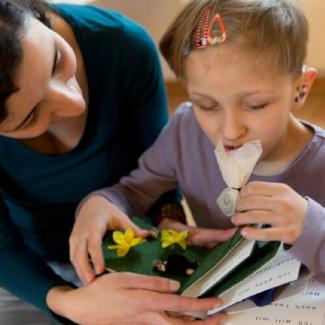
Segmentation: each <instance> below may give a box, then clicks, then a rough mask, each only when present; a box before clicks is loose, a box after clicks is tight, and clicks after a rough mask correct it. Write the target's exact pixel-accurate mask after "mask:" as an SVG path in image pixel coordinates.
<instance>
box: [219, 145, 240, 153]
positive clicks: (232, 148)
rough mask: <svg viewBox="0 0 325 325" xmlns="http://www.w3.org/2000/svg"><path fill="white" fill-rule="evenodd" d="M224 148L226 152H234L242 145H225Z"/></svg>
mask: <svg viewBox="0 0 325 325" xmlns="http://www.w3.org/2000/svg"><path fill="white" fill-rule="evenodd" d="M223 146H224V148H225V151H226V152H228V151H233V150H236V149H239V148H240V147H241V146H242V145H239V146H228V145H225V144H224V145H223Z"/></svg>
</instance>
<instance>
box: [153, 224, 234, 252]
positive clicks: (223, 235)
mask: <svg viewBox="0 0 325 325" xmlns="http://www.w3.org/2000/svg"><path fill="white" fill-rule="evenodd" d="M159 228H161V229H173V230H176V231H183V230H187V231H188V239H187V243H188V244H189V245H194V246H202V247H208V248H212V247H214V246H215V245H217V244H218V243H220V242H224V241H226V240H228V239H230V238H231V237H232V236H233V235H234V234H235V232H236V230H237V228H231V229H227V230H220V229H206V228H199V227H191V226H187V225H185V224H183V223H181V222H179V221H176V220H173V219H163V220H162V221H161V223H160V224H159Z"/></svg>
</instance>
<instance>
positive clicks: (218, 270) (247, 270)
mask: <svg viewBox="0 0 325 325" xmlns="http://www.w3.org/2000/svg"><path fill="white" fill-rule="evenodd" d="M133 221H134V222H135V223H136V224H138V225H139V226H140V227H141V228H145V229H151V228H152V226H151V225H149V224H147V223H145V222H144V221H142V220H141V219H139V218H134V219H133ZM109 245H114V242H113V239H112V232H110V233H108V235H107V237H106V238H105V240H104V243H103V252H104V258H105V263H106V268H107V270H108V271H110V272H112V271H118V272H122V271H128V272H135V273H140V274H146V275H155V276H164V277H168V278H171V279H174V280H177V281H179V282H180V283H181V287H180V290H179V293H180V294H181V295H184V296H189V297H202V296H213V295H214V296H219V297H221V298H222V299H223V301H224V305H223V306H222V307H220V308H215V309H213V310H210V311H209V312H208V315H209V314H213V313H215V312H218V311H221V310H222V309H224V308H226V307H229V306H231V305H233V304H235V303H237V302H240V301H242V300H244V299H246V298H248V297H251V296H254V295H256V294H258V293H260V292H264V291H266V290H268V289H270V288H274V287H279V286H281V285H284V284H286V283H290V282H292V281H295V280H297V278H298V276H299V273H300V269H301V267H300V266H301V265H300V262H298V261H297V260H295V259H294V258H293V257H291V256H289V255H288V254H286V253H285V252H284V251H283V249H282V245H281V243H280V242H257V241H251V240H247V239H245V238H243V237H242V236H241V235H240V233H239V232H238V233H236V234H235V235H234V236H233V237H232V238H231V239H230V240H228V241H226V242H224V243H220V244H218V245H217V246H215V247H214V248H213V249H207V248H201V247H194V246H188V247H187V248H186V250H182V249H181V248H180V247H179V246H178V245H174V246H177V247H168V248H165V249H164V248H162V246H161V234H159V236H158V238H157V239H148V240H146V241H145V242H144V243H142V244H140V245H137V246H135V247H132V248H131V249H130V251H129V252H128V254H127V255H126V256H123V257H119V256H117V253H116V251H115V250H111V249H108V246H109ZM170 255H182V256H185V257H186V259H187V260H189V261H192V262H193V261H194V262H195V263H196V264H197V267H196V268H195V269H194V270H193V273H192V274H190V275H186V274H178V272H175V273H174V272H170V271H165V272H162V271H161V270H157V268H156V267H154V265H155V264H156V261H157V260H158V261H165V260H167V259H168V256H170ZM298 287H299V286H298ZM303 289H304V288H303V287H300V289H299V290H300V291H301V290H303ZM296 291H297V290H296ZM296 291H295V293H296ZM292 294H294V293H292ZM199 316H202V317H204V316H206V315H199Z"/></svg>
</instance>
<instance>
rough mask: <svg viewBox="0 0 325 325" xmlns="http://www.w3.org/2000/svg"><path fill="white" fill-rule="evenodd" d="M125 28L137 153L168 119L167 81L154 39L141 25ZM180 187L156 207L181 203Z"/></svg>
mask: <svg viewBox="0 0 325 325" xmlns="http://www.w3.org/2000/svg"><path fill="white" fill-rule="evenodd" d="M134 26H135V25H133V28H128V29H125V32H126V33H127V35H125V36H126V39H127V41H126V42H125V47H124V61H123V62H124V67H123V70H122V71H123V75H124V78H123V80H124V84H123V87H124V89H123V93H127V94H128V95H129V96H128V97H127V103H125V105H126V107H128V108H129V111H128V114H131V116H132V118H131V119H128V120H129V121H131V123H130V126H129V129H130V136H131V137H132V138H133V139H134V143H136V144H138V148H137V150H138V152H136V155H139V156H140V154H142V153H143V151H144V150H146V149H148V147H150V146H151V145H152V144H153V143H154V142H155V140H156V139H157V137H158V135H159V134H160V132H161V131H162V129H163V128H164V126H165V125H166V123H167V122H168V104H167V95H166V88H165V82H164V78H163V75H162V71H161V66H160V62H159V56H158V53H157V50H156V46H155V44H154V43H153V41H152V39H151V38H150V37H149V36H148V35H147V33H146V31H144V30H143V29H142V27H140V26H139V27H138V28H134ZM181 199H182V195H181V192H180V190H178V189H176V190H173V191H170V192H168V193H166V194H164V195H163V196H162V197H161V198H160V199H159V200H158V201H157V202H156V203H155V205H154V207H153V209H152V210H151V211H153V210H155V209H156V208H158V207H159V206H161V205H163V204H164V203H166V202H168V203H179V202H180V201H181Z"/></svg>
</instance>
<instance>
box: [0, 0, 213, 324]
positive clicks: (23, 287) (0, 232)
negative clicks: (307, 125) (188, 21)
mask: <svg viewBox="0 0 325 325" xmlns="http://www.w3.org/2000/svg"><path fill="white" fill-rule="evenodd" d="M0 20H1V23H0V71H1V79H0V80H1V82H0V122H1V123H0V152H1V171H0V175H1V177H2V179H1V198H2V199H1V215H0V264H1V268H0V286H1V287H3V288H4V290H3V289H2V290H1V297H2V298H1V297H0V300H1V303H0V306H1V310H0V323H1V324H9V323H10V324H20V323H23V324H26V323H27V322H28V318H27V316H26V314H24V312H23V311H24V310H25V305H24V304H22V303H21V302H19V301H18V300H17V299H15V298H13V296H12V295H14V296H16V297H18V298H19V299H21V300H23V301H26V302H29V303H31V304H33V305H34V306H36V307H37V308H38V309H41V310H43V311H45V312H46V313H47V314H48V315H52V316H54V317H56V318H57V319H59V320H60V321H61V322H62V323H69V322H70V320H71V321H74V322H76V323H81V322H82V323H83V324H89V323H96V324H108V323H110V324H111V323H114V324H122V323H123V322H124V320H125V319H126V320H127V321H128V320H130V319H132V320H134V321H135V323H137V322H138V323H140V324H144V323H145V322H146V321H147V320H148V319H150V322H151V321H154V320H155V319H161V320H164V321H165V320H166V319H168V316H166V315H165V314H164V313H162V311H164V310H171V311H182V310H201V309H207V308H210V306H211V304H215V303H216V299H214V300H203V301H200V302H199V301H195V300H189V299H185V298H182V297H178V296H176V295H171V294H170V293H172V292H174V291H175V290H177V284H175V283H173V282H170V281H169V280H166V279H159V278H149V277H148V278H147V277H141V276H136V275H130V274H118V275H104V276H101V277H99V278H97V279H94V276H92V277H91V278H90V279H86V280H87V281H86V282H91V283H90V284H89V285H87V286H85V287H82V288H76V286H78V285H79V284H78V279H77V277H76V275H75V273H74V272H73V270H72V268H71V266H70V264H64V263H67V262H68V261H69V249H68V238H69V234H70V232H71V229H72V225H73V222H74V210H75V208H76V206H77V204H78V202H79V201H80V200H81V198H82V197H84V196H85V195H86V194H87V193H89V192H91V191H93V190H95V189H97V188H100V187H104V186H108V185H111V184H113V183H115V182H116V181H118V180H119V179H120V177H121V176H122V175H124V174H126V173H127V172H128V171H130V170H131V169H132V168H133V167H135V166H136V161H137V158H138V156H139V155H140V154H141V153H142V152H143V151H144V150H145V149H146V148H147V147H148V146H149V145H150V144H151V143H152V142H153V141H154V139H155V138H156V136H157V135H158V133H159V132H160V130H161V129H162V127H163V125H164V124H165V123H166V121H167V112H166V96H165V90H164V86H163V80H162V76H161V71H160V67H159V62H158V58H157V54H156V51H155V48H154V45H153V44H152V41H151V40H150V38H149V37H148V35H147V34H146V33H145V32H144V31H143V29H142V28H140V27H139V26H138V25H136V24H135V23H133V22H131V21H130V20H128V19H127V18H125V17H123V16H122V15H120V14H118V13H114V12H111V11H108V10H103V9H98V8H94V7H87V6H72V5H57V6H52V7H49V6H48V5H46V4H45V3H42V2H41V1H33V0H10V1H8V0H0ZM170 200H174V197H171V198H170ZM83 280H84V279H83ZM135 289H136V290H135ZM148 289H149V290H148ZM150 289H151V290H152V291H150ZM8 292H10V293H11V294H12V295H11V294H9V293H8ZM140 297H141V301H142V302H143V303H141V304H139V303H138V302H139V301H140V299H139V298H140ZM146 301H148V302H150V307H149V303H148V304H147V305H146V303H145V302H146ZM9 302H10V303H9ZM18 305H19V308H20V310H21V311H22V314H20V313H18V309H17V308H16V309H15V306H18ZM126 306H127V312H126V310H124V309H123V308H125V307H126ZM28 315H30V313H29V314H28ZM39 317H40V316H39V315H38V314H37V313H36V314H35V319H31V320H30V323H31V324H37V323H38V321H37V320H39V319H40V318H39Z"/></svg>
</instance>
